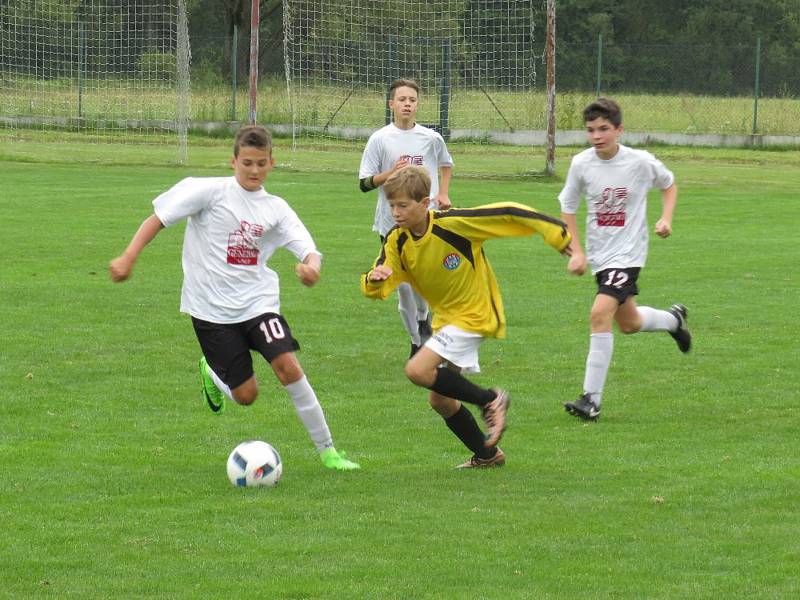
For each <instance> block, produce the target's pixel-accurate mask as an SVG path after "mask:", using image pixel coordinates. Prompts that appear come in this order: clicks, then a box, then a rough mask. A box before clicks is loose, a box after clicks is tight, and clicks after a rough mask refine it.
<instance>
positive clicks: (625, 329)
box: [617, 323, 641, 334]
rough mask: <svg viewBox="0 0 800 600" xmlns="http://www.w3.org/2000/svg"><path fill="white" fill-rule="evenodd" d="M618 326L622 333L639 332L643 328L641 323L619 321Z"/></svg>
mask: <svg viewBox="0 0 800 600" xmlns="http://www.w3.org/2000/svg"><path fill="white" fill-rule="evenodd" d="M617 327H619V330H620V331H621V332H622V333H625V334H631V333H637V332H638V331H639V330H640V329H641V323H617Z"/></svg>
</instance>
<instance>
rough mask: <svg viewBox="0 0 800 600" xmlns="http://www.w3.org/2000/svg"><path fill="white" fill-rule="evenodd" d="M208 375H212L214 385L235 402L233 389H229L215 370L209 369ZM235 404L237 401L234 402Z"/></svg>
mask: <svg viewBox="0 0 800 600" xmlns="http://www.w3.org/2000/svg"><path fill="white" fill-rule="evenodd" d="M208 373H209V375H211V379H212V380H213V381H214V385H215V386H217V387H218V388H219V391H221V392H222V393H223V394H225V395H226V396H227V397H228V398H230V399H231V400H233V392H232V391H231V388H230V387H228V384H227V383H225V382H224V381H222V379H220V378H219V375H217V374H216V373H214V369H212V368H211V367H208ZM234 402H236V401H235V400H234Z"/></svg>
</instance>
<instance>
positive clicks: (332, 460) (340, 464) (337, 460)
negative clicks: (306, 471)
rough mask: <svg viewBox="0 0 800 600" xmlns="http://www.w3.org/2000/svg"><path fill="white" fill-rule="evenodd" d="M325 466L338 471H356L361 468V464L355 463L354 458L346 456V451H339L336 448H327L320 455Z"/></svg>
mask: <svg viewBox="0 0 800 600" xmlns="http://www.w3.org/2000/svg"><path fill="white" fill-rule="evenodd" d="M319 458H320V460H321V461H322V464H323V466H324V467H325V468H326V469H334V470H336V471H355V470H356V469H360V468H361V465H359V464H358V463H354V462H353V461H352V460H347V458H345V454H344V452H337V451H336V448H326V449H325V450H323V451H322V452H321V453H320V455H319Z"/></svg>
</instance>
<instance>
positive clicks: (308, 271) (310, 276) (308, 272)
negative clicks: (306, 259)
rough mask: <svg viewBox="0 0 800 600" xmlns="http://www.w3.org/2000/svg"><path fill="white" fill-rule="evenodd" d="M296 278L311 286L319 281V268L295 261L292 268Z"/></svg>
mask: <svg viewBox="0 0 800 600" xmlns="http://www.w3.org/2000/svg"><path fill="white" fill-rule="evenodd" d="M294 272H295V274H296V275H297V278H298V279H299V280H300V283H302V284H303V285H305V286H308V287H311V286H312V285H314V284H315V283H317V281H319V269H317V268H316V267H313V266H311V265H307V264H305V263H297V266H295V268H294Z"/></svg>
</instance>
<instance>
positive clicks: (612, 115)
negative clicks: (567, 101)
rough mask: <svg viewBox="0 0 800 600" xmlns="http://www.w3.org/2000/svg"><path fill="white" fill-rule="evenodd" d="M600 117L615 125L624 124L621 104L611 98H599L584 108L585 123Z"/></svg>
mask: <svg viewBox="0 0 800 600" xmlns="http://www.w3.org/2000/svg"><path fill="white" fill-rule="evenodd" d="M600 117H602V118H604V119H607V120H608V122H609V123H611V124H612V125H613V126H614V127H619V126H620V125H622V109H621V108H620V107H619V104H617V103H616V102H614V101H613V100H610V99H609V98H598V99H597V100H595V101H594V102H592V103H591V104H590V105H589V106H587V107H586V108H584V109H583V122H584V123H588V122H589V121H594V120H595V119H597V118H600Z"/></svg>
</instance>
